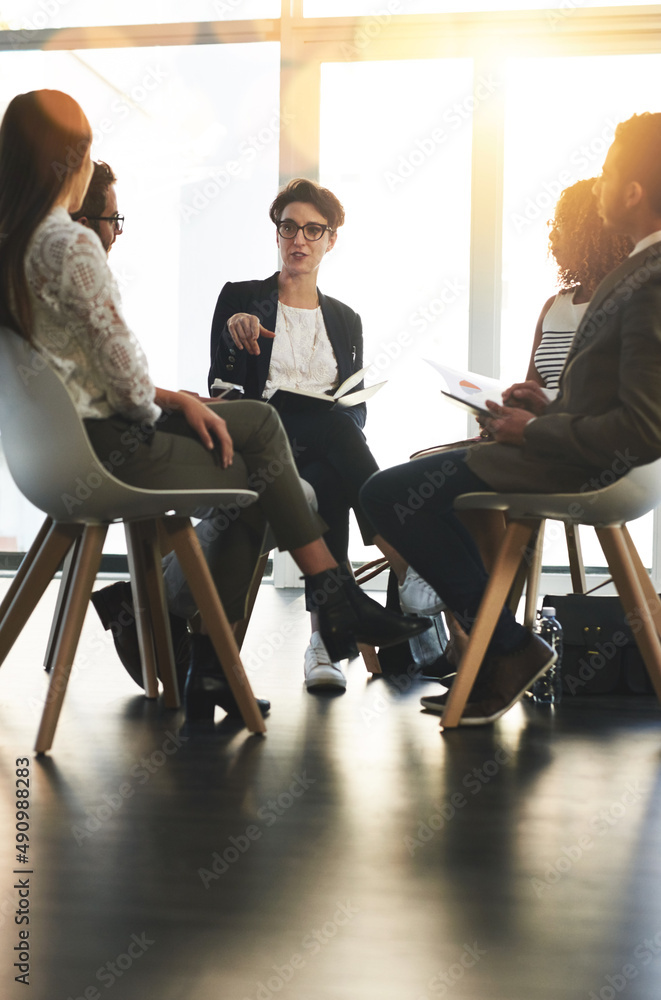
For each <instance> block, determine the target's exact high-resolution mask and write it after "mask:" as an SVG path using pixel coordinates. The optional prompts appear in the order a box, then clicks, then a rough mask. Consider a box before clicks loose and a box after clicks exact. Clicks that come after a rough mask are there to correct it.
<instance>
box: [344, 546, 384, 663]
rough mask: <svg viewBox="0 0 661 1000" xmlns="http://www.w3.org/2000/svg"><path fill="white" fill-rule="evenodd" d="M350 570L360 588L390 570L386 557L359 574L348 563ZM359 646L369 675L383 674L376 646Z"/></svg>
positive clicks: (363, 644)
mask: <svg viewBox="0 0 661 1000" xmlns="http://www.w3.org/2000/svg"><path fill="white" fill-rule="evenodd" d="M348 566H349V570H350V572H351V573H352V574H353V578H354V580H355V581H356V583H357V584H358V585H359V586H361V587H362V586H363V585H364V584H365V583H367V581H368V580H371V579H373V577H375V576H379V574H380V573H382V572H383V571H384V570H386V569H388V560H387V559H386V557H385V556H382V557H381V558H379V559H374V560H373V561H372V562H370V563H367V564H366V565H365V566H361V567H360V569H359V570H358V573H354V572H353V568H352V566H351V563H350V562H349V563H348ZM356 645H357V646H358V652H359V653H360V655H361V658H362V661H363V663H364V664H365V669H366V670H367V672H368V674H377V675H379V674H381V673H383V671H382V670H381V664H380V663H379V654H378V653H377V651H376V649H375V648H374V646H370V645H368V644H367V643H364V642H359V643H357V644H356Z"/></svg>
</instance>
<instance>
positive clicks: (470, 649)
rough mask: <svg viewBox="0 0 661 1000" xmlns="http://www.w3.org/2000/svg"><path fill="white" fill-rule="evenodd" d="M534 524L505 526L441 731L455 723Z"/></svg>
mask: <svg viewBox="0 0 661 1000" xmlns="http://www.w3.org/2000/svg"><path fill="white" fill-rule="evenodd" d="M538 525H539V521H532V520H526V521H510V523H509V524H508V526H507V531H506V532H505V539H504V541H503V544H502V545H501V547H500V551H499V553H498V556H497V558H496V563H495V565H494V567H493V570H492V572H491V576H490V577H489V582H488V583H487V587H486V590H485V592H484V597H483V598H482V602H481V604H480V607H479V611H478V615H477V621H476V622H475V624H474V625H473V627H472V629H471V632H470V636H469V639H468V646H467V647H466V651H465V653H464V655H463V656H462V658H461V663H460V664H459V669H458V671H457V676H456V678H455V682H454V684H453V685H452V687H451V688H450V694H449V695H448V701H447V705H446V706H445V712H444V713H443V717H442V719H441V728H442V729H449V728H452V727H454V726H457V725H458V724H459V719H460V718H461V713H462V712H463V710H464V708H465V706H466V702H467V701H468V696H469V695H470V692H471V688H472V687H473V684H474V682H475V678H476V677H477V672H478V670H479V669H480V667H481V665H482V660H483V659H484V654H485V653H486V651H487V647H488V645H489V642H490V640H491V636H492V635H493V631H494V629H495V627H496V622H497V621H498V616H499V615H500V612H501V610H502V608H503V606H504V604H505V601H506V599H507V595H508V593H509V591H510V588H511V586H512V583H513V581H514V577H515V576H516V572H517V569H518V568H519V565H520V564H521V560H522V558H523V557H524V553H525V550H526V547H527V546H528V543H529V542H530V539H531V537H532V535H533V533H534V531H535V530H536V528H537V527H538Z"/></svg>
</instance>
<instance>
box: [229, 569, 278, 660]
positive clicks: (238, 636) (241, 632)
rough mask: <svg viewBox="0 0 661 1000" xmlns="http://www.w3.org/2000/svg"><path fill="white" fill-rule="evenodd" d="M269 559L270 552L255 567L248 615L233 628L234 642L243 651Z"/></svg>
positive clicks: (249, 596)
mask: <svg viewBox="0 0 661 1000" xmlns="http://www.w3.org/2000/svg"><path fill="white" fill-rule="evenodd" d="M268 559H269V554H268V552H264V553H263V555H261V556H260V557H259V562H258V563H257V565H256V567H255V572H254V573H253V575H252V580H251V581H250V590H249V591H248V600H247V602H246V605H247V607H246V615H245V618H242V619H241V621H240V622H235V623H234V625H233V626H232V631H233V632H234V641H235V642H236V644H237V647H238V648H239V649H241V647H242V645H243V640H244V639H245V637H246V632H247V631H248V626H249V625H250V619H251V618H252V611H253V608H254V607H255V601H256V600H257V594H258V593H259V588H260V587H261V585H262V579H263V577H264V570H265V569H266V564H267V562H268Z"/></svg>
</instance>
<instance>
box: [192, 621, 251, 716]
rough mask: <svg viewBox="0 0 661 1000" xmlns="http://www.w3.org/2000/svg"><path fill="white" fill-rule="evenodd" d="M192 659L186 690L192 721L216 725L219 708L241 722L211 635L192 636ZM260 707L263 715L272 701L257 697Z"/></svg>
mask: <svg viewBox="0 0 661 1000" xmlns="http://www.w3.org/2000/svg"><path fill="white" fill-rule="evenodd" d="M190 639H191V657H190V667H189V669H188V676H187V678H186V686H185V688H184V708H185V709H186V719H187V721H188V722H212V721H213V712H214V708H215V707H216V705H218V706H219V708H222V709H223V710H224V711H225V712H227V714H228V715H229V716H230V718H232V719H241V718H242V716H241V710H240V709H239V706H238V705H237V703H236V699H235V697H234V695H233V694H232V689H231V688H230V686H229V684H228V683H227V680H226V679H225V674H224V673H223V668H222V667H221V665H220V663H219V661H218V657H217V656H216V651H215V649H214V648H213V645H212V643H211V639H210V638H209V636H208V635H200V634H199V633H196V634H194V635H191V637H190ZM256 701H257V707H258V708H259V710H260V712H261V713H262V715H263V716H264V715H266V714H267V712H268V711H269V709H270V708H271V702H270V701H266V699H265V698H257V699H256Z"/></svg>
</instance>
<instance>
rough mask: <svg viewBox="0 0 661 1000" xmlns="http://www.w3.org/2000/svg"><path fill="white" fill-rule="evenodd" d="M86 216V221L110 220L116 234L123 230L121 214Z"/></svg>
mask: <svg viewBox="0 0 661 1000" xmlns="http://www.w3.org/2000/svg"><path fill="white" fill-rule="evenodd" d="M86 218H87V221H88V222H112V224H113V226H114V227H115V232H116V233H117V235H118V236H121V234H122V233H123V232H124V216H123V215H88V216H87V217H86Z"/></svg>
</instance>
